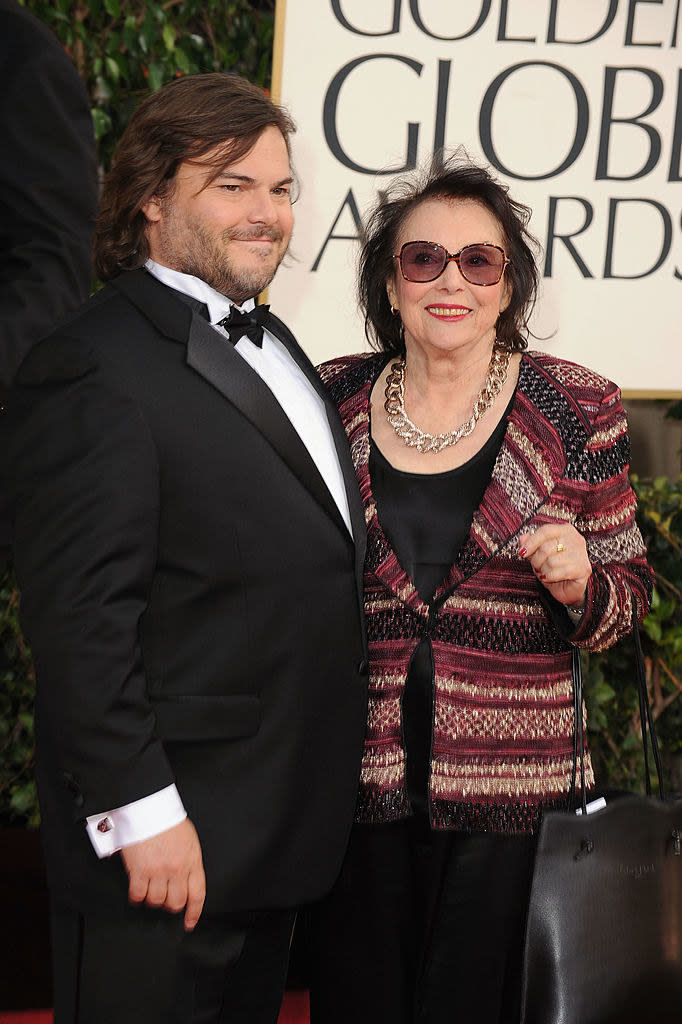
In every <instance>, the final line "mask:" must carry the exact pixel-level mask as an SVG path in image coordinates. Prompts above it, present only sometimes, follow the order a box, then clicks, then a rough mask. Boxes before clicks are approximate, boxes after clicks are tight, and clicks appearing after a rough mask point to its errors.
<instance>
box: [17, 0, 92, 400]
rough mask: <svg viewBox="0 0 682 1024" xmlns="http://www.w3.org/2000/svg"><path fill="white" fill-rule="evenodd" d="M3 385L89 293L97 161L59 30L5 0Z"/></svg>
mask: <svg viewBox="0 0 682 1024" xmlns="http://www.w3.org/2000/svg"><path fill="white" fill-rule="evenodd" d="M0 80H1V81H2V87H3V96H2V104H1V105H0V129H1V135H2V147H1V148H0V391H1V390H2V388H3V387H7V386H8V385H9V383H10V381H11V380H12V378H13V376H14V374H15V372H16V370H17V368H18V366H19V364H20V363H21V361H22V359H23V357H24V356H25V355H26V353H27V352H28V350H29V348H30V347H31V346H32V345H33V344H35V343H36V342H37V341H39V340H40V339H41V338H42V337H43V336H44V335H46V334H47V333H48V332H49V331H50V330H51V329H52V327H53V326H54V325H55V323H56V322H57V321H58V320H59V319H61V318H62V317H63V316H65V315H66V314H67V313H69V312H71V311H72V310H73V309H75V308H76V307H77V306H79V305H80V304H81V302H83V300H84V299H85V298H87V295H88V293H89V291H90V287H91V283H92V264H91V256H90V244H91V237H92V227H93V223H94V211H95V206H96V189H97V168H96V160H95V144H94V137H93V130H92V119H91V116H90V110H89V104H88V99H87V95H86V92H85V88H84V86H83V84H82V82H81V80H80V78H79V76H78V74H77V72H76V70H75V68H74V66H73V64H72V63H71V61H70V60H69V58H68V56H67V55H66V54H65V52H64V50H63V49H62V47H61V46H60V44H59V43H58V41H57V40H56V39H55V37H54V36H53V34H52V33H51V32H50V31H49V29H48V28H46V27H45V26H44V25H42V24H41V23H40V22H39V21H38V20H37V19H36V18H34V17H33V16H32V15H31V14H29V13H28V12H27V11H25V10H24V9H23V8H22V7H20V6H19V4H18V3H15V2H14V0H0Z"/></svg>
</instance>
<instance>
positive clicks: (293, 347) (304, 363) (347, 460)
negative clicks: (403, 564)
mask: <svg viewBox="0 0 682 1024" xmlns="http://www.w3.org/2000/svg"><path fill="white" fill-rule="evenodd" d="M266 330H268V331H270V333H271V334H273V335H274V336H275V337H276V338H278V339H279V341H281V342H282V344H283V345H284V347H285V348H286V350H287V352H288V353H289V355H290V356H291V357H292V359H294V360H295V361H296V363H297V364H298V366H299V367H300V368H301V370H302V371H303V373H305V375H306V377H307V378H308V380H309V381H310V383H311V385H312V386H313V387H314V389H315V391H316V392H317V394H318V395H319V396H320V398H321V399H322V400H323V402H324V407H325V411H326V413H327V422H328V423H329V429H330V431H331V434H332V438H333V439H334V445H335V447H336V453H337V455H338V457H339V465H340V466H341V473H342V475H343V483H344V486H345V488H346V498H347V500H348V510H349V513H350V520H351V526H352V528H353V538H354V540H355V549H356V557H357V558H358V561H359V564H360V566H362V565H363V564H364V559H365V547H366V534H367V528H366V525H365V512H364V508H363V505H362V498H361V497H360V490H359V488H358V480H357V476H356V475H355V467H354V466H353V460H352V459H351V455H350V449H349V447H348V437H347V435H346V431H345V429H344V426H343V423H342V422H341V417H340V415H339V410H338V409H337V407H336V405H335V403H334V402H333V401H332V398H331V396H330V394H329V392H328V390H327V388H326V387H325V386H324V384H323V383H322V381H321V379H320V375H319V374H318V372H317V370H316V369H315V367H314V366H313V364H312V363H311V361H310V359H308V356H307V355H306V354H305V352H304V351H303V349H302V348H301V346H300V345H299V344H298V342H297V341H296V339H295V338H294V336H293V334H292V333H291V331H290V330H289V328H288V327H287V326H286V324H284V323H282V321H281V320H280V319H279V318H278V317H276V316H275V315H274V314H273V313H270V317H269V319H268V322H267V324H266Z"/></svg>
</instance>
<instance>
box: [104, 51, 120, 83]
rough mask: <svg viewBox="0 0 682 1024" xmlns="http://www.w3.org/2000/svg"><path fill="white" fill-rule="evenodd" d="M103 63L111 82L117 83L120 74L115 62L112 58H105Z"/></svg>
mask: <svg viewBox="0 0 682 1024" xmlns="http://www.w3.org/2000/svg"><path fill="white" fill-rule="evenodd" d="M104 63H105V64H106V68H107V71H108V72H109V74H110V75H111V77H112V78H113V80H114V81H115V82H118V80H119V77H120V74H121V72H120V69H119V66H118V64H117V62H116V61H115V60H114V58H113V57H105V58H104Z"/></svg>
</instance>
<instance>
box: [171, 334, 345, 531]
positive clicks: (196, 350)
mask: <svg viewBox="0 0 682 1024" xmlns="http://www.w3.org/2000/svg"><path fill="white" fill-rule="evenodd" d="M187 363H188V365H189V366H191V367H192V369H194V370H196V372H197V373H200V374H201V376H202V377H204V378H205V379H206V380H207V381H208V382H209V383H210V384H212V385H213V387H214V388H216V389H217V390H218V391H220V393H221V394H222V395H224V396H225V398H227V399H228V400H229V401H230V402H231V403H232V404H233V405H234V406H236V408H238V409H239V410H240V412H242V413H243V414H244V415H245V416H246V417H247V419H249V420H250V421H251V423H253V425H254V426H255V427H256V428H257V429H258V430H259V431H260V432H261V433H262V434H263V436H264V437H266V438H267V439H268V441H269V442H270V444H271V445H272V447H273V448H274V449H275V451H276V452H277V453H278V454H279V455H280V456H281V457H282V459H283V460H284V461H285V462H286V463H287V465H288V466H289V468H290V469H291V471H292V472H293V473H294V474H295V476H296V477H297V478H298V480H300V482H301V483H302V484H303V485H304V487H306V488H307V489H308V490H309V491H310V492H311V494H313V496H314V497H315V498H316V499H317V501H319V503H320V505H322V507H323V508H324V509H325V511H326V512H328V513H329V515H330V516H331V517H332V518H333V519H334V521H335V522H336V523H337V524H338V525H339V526H340V528H341V529H342V530H343V531H344V532H345V533H346V534H348V528H347V527H346V524H345V523H344V521H343V517H342V515H341V513H340V512H339V510H338V507H337V505H336V502H335V501H334V499H333V498H332V496H331V494H330V493H329V489H328V487H327V485H326V483H325V482H324V480H323V478H322V476H321V475H320V472H319V470H318V468H317V466H316V465H315V463H314V461H313V459H312V458H311V456H310V453H309V452H308V449H307V448H306V446H305V445H304V444H303V441H301V438H300V437H299V436H298V434H297V433H296V430H295V429H294V427H293V426H292V425H291V421H290V420H289V418H288V417H287V416H286V414H285V413H284V411H283V409H282V407H281V405H280V404H279V402H278V401H277V399H276V398H275V396H274V395H273V393H272V392H271V391H270V388H269V387H268V386H267V385H266V384H264V383H263V381H262V380H261V379H260V377H259V376H258V374H257V373H256V372H255V370H253V369H252V368H251V367H250V366H249V365H248V363H247V362H245V360H244V359H242V357H241V356H240V355H239V354H238V353H237V352H235V350H234V348H233V346H232V345H230V344H229V342H228V341H226V339H225V338H223V337H222V335H221V334H219V333H218V331H216V330H214V329H213V328H212V327H211V326H210V324H207V323H206V322H205V321H204V320H202V319H201V318H200V317H198V316H193V317H192V320H191V325H190V329H189V337H188V339H187Z"/></svg>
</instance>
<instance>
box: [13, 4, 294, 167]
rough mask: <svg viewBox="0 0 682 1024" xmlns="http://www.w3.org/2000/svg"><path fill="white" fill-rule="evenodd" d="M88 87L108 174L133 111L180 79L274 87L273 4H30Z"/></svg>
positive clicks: (99, 143)
mask: <svg viewBox="0 0 682 1024" xmlns="http://www.w3.org/2000/svg"><path fill="white" fill-rule="evenodd" d="M24 6H25V7H26V8H27V9H28V10H30V11H32V12H33V14H35V15H36V17H38V18H40V20H41V21H43V22H45V24H46V25H49V27H50V28H51V29H52V30H53V31H54V32H55V34H56V35H57V37H58V38H59V40H60V41H61V42H62V44H63V45H64V47H65V49H66V50H67V52H68V53H69V54H70V55H71V57H72V59H73V61H74V63H75V65H76V67H77V68H78V71H79V72H80V75H81V77H82V78H83V81H84V82H85V84H86V87H87V90H88V94H89V96H90V101H91V105H92V116H93V121H94V125H95V134H96V136H97V142H98V147H99V153H100V161H101V164H102V167H103V168H104V169H106V168H108V166H109V163H110V160H111V154H112V152H113V150H114V147H115V145H116V142H117V140H118V139H119V138H120V137H121V134H122V132H123V129H124V128H125V126H126V124H127V123H128V120H129V119H130V116H131V114H132V112H133V111H134V110H135V108H136V107H137V105H138V104H139V102H140V100H141V99H143V98H144V97H145V96H146V95H147V94H148V93H149V92H153V91H154V90H156V89H158V88H159V87H160V86H161V85H163V84H164V83H166V82H169V81H171V80H172V79H173V78H177V77H179V76H181V75H194V74H198V73H199V72H205V71H238V72H239V73H240V74H243V75H245V76H246V77H247V78H249V79H250V80H251V81H252V82H255V83H256V84H258V85H262V86H263V87H265V88H268V87H269V85H270V73H271V60H272V42H273V35H274V8H275V2H274V0H261V2H259V3H250V2H249V0H227V2H226V0H166V2H164V3H157V2H156V0H147V2H141V0H101V2H97V0H95V2H91V3H81V2H77V3H71V2H69V0H53V2H52V3H45V2H42V0H25V2H24Z"/></svg>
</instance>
